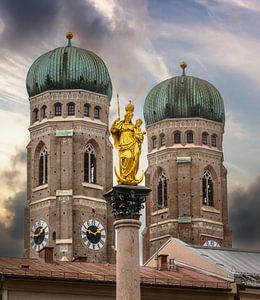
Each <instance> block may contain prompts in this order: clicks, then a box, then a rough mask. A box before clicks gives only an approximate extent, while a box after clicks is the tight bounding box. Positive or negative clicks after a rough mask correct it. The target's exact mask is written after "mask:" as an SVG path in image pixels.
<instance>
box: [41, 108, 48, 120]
mask: <svg viewBox="0 0 260 300" xmlns="http://www.w3.org/2000/svg"><path fill="white" fill-rule="evenodd" d="M47 114H48V111H47V106H46V105H43V106H42V107H41V117H42V119H45V118H47Z"/></svg>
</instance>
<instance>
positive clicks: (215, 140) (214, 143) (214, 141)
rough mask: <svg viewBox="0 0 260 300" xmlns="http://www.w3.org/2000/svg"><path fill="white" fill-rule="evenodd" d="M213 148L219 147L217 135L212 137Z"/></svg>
mask: <svg viewBox="0 0 260 300" xmlns="http://www.w3.org/2000/svg"><path fill="white" fill-rule="evenodd" d="M211 146H212V147H217V136H216V135H215V134H213V135H212V136H211Z"/></svg>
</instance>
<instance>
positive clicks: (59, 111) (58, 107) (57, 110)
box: [54, 103, 62, 116]
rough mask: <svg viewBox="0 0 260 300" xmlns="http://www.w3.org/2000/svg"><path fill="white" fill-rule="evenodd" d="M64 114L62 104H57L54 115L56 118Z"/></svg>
mask: <svg viewBox="0 0 260 300" xmlns="http://www.w3.org/2000/svg"><path fill="white" fill-rule="evenodd" d="M61 112H62V105H61V103H55V104H54V115H55V116H61Z"/></svg>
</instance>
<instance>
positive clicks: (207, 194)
mask: <svg viewBox="0 0 260 300" xmlns="http://www.w3.org/2000/svg"><path fill="white" fill-rule="evenodd" d="M202 191H203V204H204V205H208V206H213V181H212V177H211V175H210V173H209V171H206V172H205V173H204V175H203V178H202Z"/></svg>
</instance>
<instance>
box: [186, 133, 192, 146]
mask: <svg viewBox="0 0 260 300" xmlns="http://www.w3.org/2000/svg"><path fill="white" fill-rule="evenodd" d="M187 144H193V132H188V133H187Z"/></svg>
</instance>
